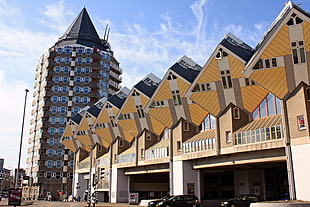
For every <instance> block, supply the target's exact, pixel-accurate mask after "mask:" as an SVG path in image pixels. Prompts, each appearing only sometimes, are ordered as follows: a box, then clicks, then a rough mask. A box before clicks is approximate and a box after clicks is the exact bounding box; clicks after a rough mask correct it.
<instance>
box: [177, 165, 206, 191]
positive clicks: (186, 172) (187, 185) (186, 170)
mask: <svg viewBox="0 0 310 207" xmlns="http://www.w3.org/2000/svg"><path fill="white" fill-rule="evenodd" d="M173 172H174V174H173V184H174V186H173V195H181V194H195V195H196V196H198V197H200V189H199V186H200V183H199V180H200V178H199V171H198V170H193V168H192V163H191V161H176V162H173Z"/></svg>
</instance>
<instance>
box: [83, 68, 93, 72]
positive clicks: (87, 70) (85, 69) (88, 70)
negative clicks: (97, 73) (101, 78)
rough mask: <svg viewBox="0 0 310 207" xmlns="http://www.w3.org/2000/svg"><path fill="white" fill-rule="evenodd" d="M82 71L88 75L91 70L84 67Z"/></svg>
mask: <svg viewBox="0 0 310 207" xmlns="http://www.w3.org/2000/svg"><path fill="white" fill-rule="evenodd" d="M84 71H85V73H86V74H89V73H91V71H92V70H91V68H89V67H86V68H84Z"/></svg>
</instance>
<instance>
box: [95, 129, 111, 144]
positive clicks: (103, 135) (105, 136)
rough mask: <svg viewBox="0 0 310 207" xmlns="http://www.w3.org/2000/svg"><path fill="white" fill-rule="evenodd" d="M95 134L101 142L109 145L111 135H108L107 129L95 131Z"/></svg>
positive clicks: (108, 130)
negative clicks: (103, 141)
mask: <svg viewBox="0 0 310 207" xmlns="http://www.w3.org/2000/svg"><path fill="white" fill-rule="evenodd" d="M95 133H96V134H98V135H99V136H100V137H101V139H102V140H105V141H106V142H108V143H111V141H112V135H111V133H110V129H109V128H104V129H96V130H95Z"/></svg>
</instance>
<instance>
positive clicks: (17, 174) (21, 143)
mask: <svg viewBox="0 0 310 207" xmlns="http://www.w3.org/2000/svg"><path fill="white" fill-rule="evenodd" d="M28 92H29V90H28V89H26V90H25V103H24V112H23V121H22V131H21V135H20V145H19V157H18V165H17V172H16V173H15V189H17V188H18V178H19V168H20V158H21V153H22V145H23V134H24V123H25V111H26V102H27V93H28Z"/></svg>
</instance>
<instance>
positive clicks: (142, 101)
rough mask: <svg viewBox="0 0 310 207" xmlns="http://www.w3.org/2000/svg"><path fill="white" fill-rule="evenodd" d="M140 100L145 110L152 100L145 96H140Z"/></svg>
mask: <svg viewBox="0 0 310 207" xmlns="http://www.w3.org/2000/svg"><path fill="white" fill-rule="evenodd" d="M140 99H141V103H142V107H143V108H145V107H146V105H147V104H148V102H149V100H150V99H149V98H148V97H146V96H145V95H143V94H141V95H140Z"/></svg>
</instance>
